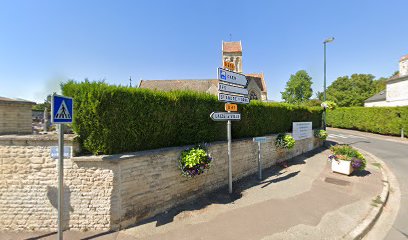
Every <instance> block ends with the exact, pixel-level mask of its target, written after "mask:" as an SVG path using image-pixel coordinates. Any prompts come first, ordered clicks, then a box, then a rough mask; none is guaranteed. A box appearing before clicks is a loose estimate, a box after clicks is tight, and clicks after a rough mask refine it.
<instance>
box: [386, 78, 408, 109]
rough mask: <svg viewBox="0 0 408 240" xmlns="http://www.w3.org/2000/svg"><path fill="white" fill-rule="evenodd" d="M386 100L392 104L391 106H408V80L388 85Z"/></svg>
mask: <svg viewBox="0 0 408 240" xmlns="http://www.w3.org/2000/svg"><path fill="white" fill-rule="evenodd" d="M386 99H387V102H389V103H390V104H391V105H390V106H405V105H408V78H406V79H404V80H402V81H401V80H400V81H396V82H389V83H387V98H386ZM401 104H402V105H401Z"/></svg>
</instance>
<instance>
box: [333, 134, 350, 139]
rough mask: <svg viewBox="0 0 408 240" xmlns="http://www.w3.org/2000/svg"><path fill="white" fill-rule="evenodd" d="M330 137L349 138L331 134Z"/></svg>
mask: <svg viewBox="0 0 408 240" xmlns="http://www.w3.org/2000/svg"><path fill="white" fill-rule="evenodd" d="M329 137H333V138H347V137H345V136H343V135H341V134H329Z"/></svg>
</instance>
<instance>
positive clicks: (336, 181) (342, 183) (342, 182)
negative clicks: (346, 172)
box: [324, 177, 351, 186]
mask: <svg viewBox="0 0 408 240" xmlns="http://www.w3.org/2000/svg"><path fill="white" fill-rule="evenodd" d="M324 181H325V182H327V183H332V184H336V185H340V186H348V185H350V184H351V182H349V181H345V180H341V179H337V178H330V177H327V178H325V179H324Z"/></svg>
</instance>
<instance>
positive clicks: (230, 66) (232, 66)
mask: <svg viewBox="0 0 408 240" xmlns="http://www.w3.org/2000/svg"><path fill="white" fill-rule="evenodd" d="M224 68H228V69H229V70H231V71H234V70H235V64H234V63H233V62H227V61H224Z"/></svg>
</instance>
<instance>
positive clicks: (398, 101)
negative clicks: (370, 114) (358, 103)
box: [364, 55, 408, 107]
mask: <svg viewBox="0 0 408 240" xmlns="http://www.w3.org/2000/svg"><path fill="white" fill-rule="evenodd" d="M364 106H365V107H396V106H408V55H405V56H403V57H402V58H401V59H400V62H399V73H398V74H397V75H395V76H392V77H391V78H389V79H388V80H387V82H386V88H385V90H383V91H381V92H379V93H377V94H376V95H374V96H372V97H370V98H368V99H367V100H365V102H364Z"/></svg>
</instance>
